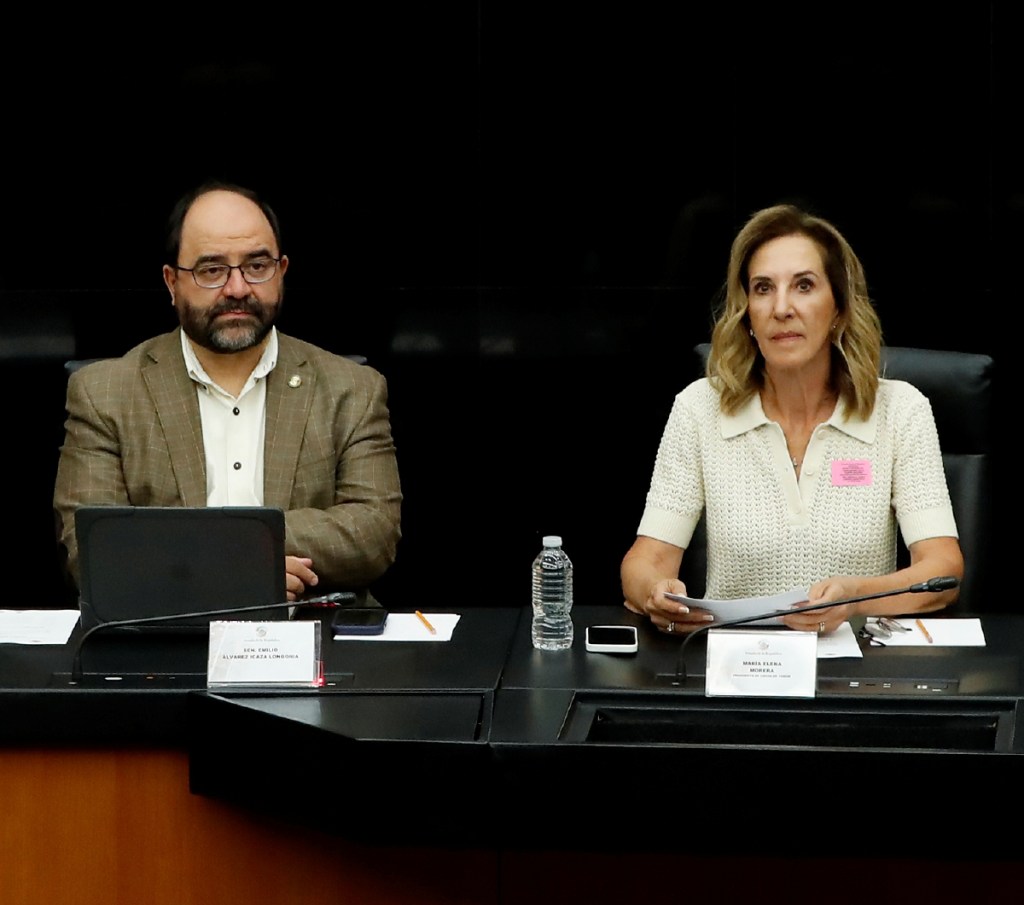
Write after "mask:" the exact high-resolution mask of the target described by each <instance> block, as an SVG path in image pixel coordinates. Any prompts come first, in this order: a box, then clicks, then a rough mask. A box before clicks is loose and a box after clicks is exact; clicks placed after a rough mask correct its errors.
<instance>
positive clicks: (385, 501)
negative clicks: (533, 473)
mask: <svg viewBox="0 0 1024 905" xmlns="http://www.w3.org/2000/svg"><path fill="white" fill-rule="evenodd" d="M166 251H167V257H166V263H165V264H164V267H163V279H164V283H165V284H166V286H167V289H168V290H169V292H170V294H171V303H172V304H173V306H174V308H175V310H176V311H177V314H178V322H179V328H178V329H176V330H174V331H173V332H171V333H167V334H164V335H162V336H158V337H155V338H153V339H150V340H147V341H146V342H144V343H142V344H140V345H138V346H136V347H135V348H134V349H132V350H131V351H129V352H128V353H127V354H126V355H124V356H123V357H122V358H117V359H109V360H103V361H98V362H95V363H92V364H89V365H87V366H86V367H83V368H81V369H80V370H78V371H76V372H75V373H74V374H72V375H71V377H70V379H69V382H68V392H67V416H68V417H67V422H66V426H65V428H66V433H65V440H64V444H63V445H62V447H61V451H60V462H59V465H58V469H57V480H56V485H55V490H54V511H55V515H56V522H57V537H58V542H59V544H60V546H61V552H62V559H63V562H64V565H65V569H66V571H67V574H68V576H69V578H70V579H71V581H72V582H74V583H75V584H76V585H77V582H78V556H77V545H76V542H75V525H74V513H75V510H76V509H77V508H78V507H79V506H83V505H122V506H125V505H127V506H254V505H255V506H271V507H277V508H280V509H283V510H284V513H285V531H286V539H285V544H286V557H285V573H286V578H287V594H288V599H289V600H300V599H301V598H302V596H303V595H304V594H305V593H306V592H307V591H311V590H312V589H313V588H316V593H317V594H322V593H325V592H329V591H332V590H339V589H346V590H357V591H358V590H364V589H365V588H366V587H367V586H368V585H369V584H370V582H372V581H374V580H375V579H376V578H378V577H380V576H381V575H382V574H383V573H384V572H385V571H386V569H387V568H388V567H389V566H390V565H391V563H392V562H393V561H394V558H395V552H396V548H397V544H398V540H399V537H400V507H401V499H402V495H401V489H400V485H399V479H398V467H397V463H396V458H395V448H394V443H393V441H392V437H391V425H390V420H389V414H388V409H387V385H386V383H385V380H384V378H383V377H382V376H381V375H380V374H379V373H377V372H376V371H375V370H373V369H372V368H370V367H368V366H366V365H361V364H357V363H355V362H352V361H350V360H348V359H346V358H344V357H342V356H339V355H335V354H333V353H330V352H327V351H325V350H324V349H320V348H318V347H316V346H314V345H311V344H309V343H306V342H302V341H301V340H298V339H295V338H293V337H289V336H286V335H284V334H281V333H279V332H278V331H277V329H276V328H275V326H274V321H275V319H276V317H277V315H278V312H279V311H280V308H281V303H282V299H283V296H284V276H285V273H286V271H287V270H288V257H287V256H286V255H284V254H283V253H282V251H281V231H280V227H279V224H278V220H277V217H276V215H275V214H274V212H273V210H271V208H270V207H269V205H267V204H266V203H265V202H264V201H262V200H261V199H260V197H259V196H258V195H257V194H256V193H255V192H253V191H252V190H250V189H247V188H244V187H242V186H237V185H232V184H228V183H220V182H216V183H206V184H204V185H202V186H200V187H199V188H197V189H195V190H194V191H191V192H189V193H188V194H187V195H185V196H184V197H183V198H182V199H181V200H180V201H179V202H178V203H177V205H176V206H175V208H174V210H173V211H172V213H171V216H170V220H169V223H168V230H167V250H166Z"/></svg>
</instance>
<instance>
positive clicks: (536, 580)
mask: <svg viewBox="0 0 1024 905" xmlns="http://www.w3.org/2000/svg"><path fill="white" fill-rule="evenodd" d="M533 646H534V647H536V648H537V649H538V650H565V649H566V648H569V647H572V563H571V562H570V561H569V557H568V556H566V555H565V551H564V550H562V538H560V537H558V536H557V535H550V536H548V537H545V538H544V547H543V549H542V550H541V551H540V553H539V554H537V558H536V559H535V560H534V561H533Z"/></svg>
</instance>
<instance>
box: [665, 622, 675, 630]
mask: <svg viewBox="0 0 1024 905" xmlns="http://www.w3.org/2000/svg"><path fill="white" fill-rule="evenodd" d="M675 630H676V624H675V623H674V622H670V623H669V624H668V625H667V626H666V627H665V631H666V632H674V631H675Z"/></svg>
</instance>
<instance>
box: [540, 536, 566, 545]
mask: <svg viewBox="0 0 1024 905" xmlns="http://www.w3.org/2000/svg"><path fill="white" fill-rule="evenodd" d="M544 546H545V547H561V546H562V538H561V537H559V536H558V535H557V534H549V535H547V536H546V537H545V538H544Z"/></svg>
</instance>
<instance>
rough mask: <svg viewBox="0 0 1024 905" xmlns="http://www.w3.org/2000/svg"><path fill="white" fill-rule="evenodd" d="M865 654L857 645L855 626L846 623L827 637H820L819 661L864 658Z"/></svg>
mask: <svg viewBox="0 0 1024 905" xmlns="http://www.w3.org/2000/svg"><path fill="white" fill-rule="evenodd" d="M863 656H864V652H863V651H862V650H861V649H860V645H859V644H858V643H857V636H856V635H854V633H853V626H852V625H850V623H849V622H844V623H843V624H842V625H840V626H839V628H837V629H836V630H835V631H834V632H830V633H829V634H827V635H818V659H819V660H831V659H838V658H841V657H859V658H863Z"/></svg>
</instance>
